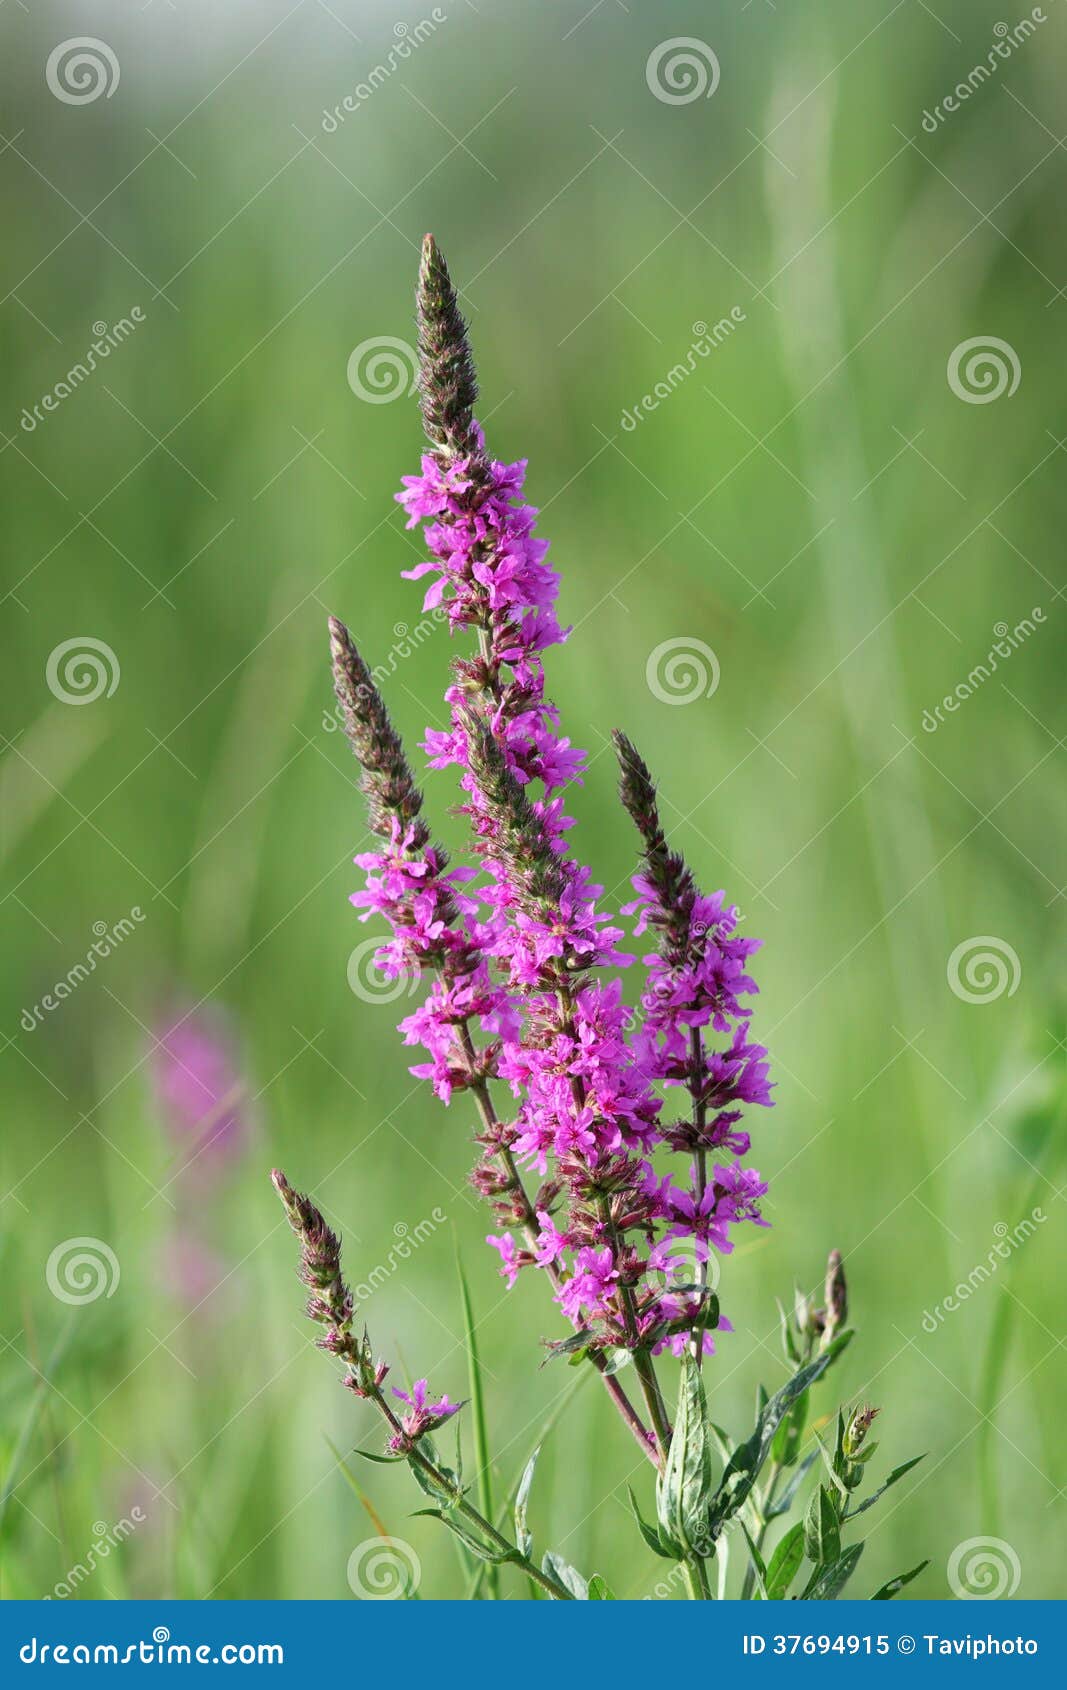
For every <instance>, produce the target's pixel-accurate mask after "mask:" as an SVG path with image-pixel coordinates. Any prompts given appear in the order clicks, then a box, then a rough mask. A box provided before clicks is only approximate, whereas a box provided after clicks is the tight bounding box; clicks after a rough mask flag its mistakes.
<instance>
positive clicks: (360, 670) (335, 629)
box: [329, 616, 430, 851]
mask: <svg viewBox="0 0 1067 1690" xmlns="http://www.w3.org/2000/svg"><path fill="white" fill-rule="evenodd" d="M329 627H330V662H331V666H332V669H333V685H334V691H335V692H336V694H337V702H338V704H339V705H340V707H341V715H342V718H343V720H344V728H345V733H346V735H347V736H348V742H349V744H350V745H351V747H352V750H353V752H354V753H355V756H356V760H357V762H358V763H359V765H360V768H361V770H362V779H361V781H360V786H361V789H362V791H363V794H364V796H365V797H366V799H367V811H368V818H369V821H370V825H371V829H372V831H373V832H374V833H377V834H379V835H380V836H381V837H382V838H383V839H389V838H391V836H392V834H393V830H394V823H398V824H399V825H400V827H401V828H404V829H408V828H410V843H411V846H412V848H413V849H414V850H416V851H417V850H420V849H421V848H422V846H423V845H425V844H426V842H427V840H428V839H429V837H430V830H429V828H428V827H427V826H426V823H425V822H424V821H422V820H421V819H420V817H419V812H420V811H421V809H422V793H421V792H420V791H419V788H418V786H417V785H416V783H415V777H414V775H413V774H412V772H411V769H410V767H409V765H408V761H407V758H406V757H405V756H404V747H403V745H402V744H401V741H400V735H399V734H398V733H397V731H396V729H395V728H394V727H393V724H392V722H391V721H390V720H389V712H388V711H387V710H386V708H385V704H384V702H383V700H382V696H381V694H380V693H379V691H378V689H377V687H376V686H375V684H374V681H373V679H372V677H371V672H370V670H369V669H368V668H367V665H366V664H365V663H364V661H363V659H362V657H361V656H360V654H359V651H358V649H357V647H356V643H355V641H354V640H353V638H352V636H351V634H350V633H349V631H348V629H347V628H346V627H345V625H344V623H343V622H340V621H338V619H337V617H336V616H331V617H330V619H329Z"/></svg>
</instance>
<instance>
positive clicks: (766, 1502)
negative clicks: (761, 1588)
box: [741, 1461, 783, 1602]
mask: <svg viewBox="0 0 1067 1690" xmlns="http://www.w3.org/2000/svg"><path fill="white" fill-rule="evenodd" d="M782 1471H783V1469H782V1466H781V1463H780V1462H778V1461H775V1462H773V1463H772V1465H771V1471H770V1475H769V1477H768V1480H767V1486H766V1489H765V1490H764V1492H763V1496H762V1498H761V1499H760V1510H759V1529H758V1530H757V1532H756V1536H755V1538H754V1540H753V1541H754V1542H755V1545H756V1548H757V1549H762V1548H763V1541H764V1539H765V1537H766V1536H767V1528H768V1526H769V1525H770V1520H769V1519H768V1518H767V1510H768V1509H769V1508H770V1506H771V1503H772V1502H773V1501H774V1493H775V1490H776V1489H777V1486H778V1480H779V1479H780V1478H781V1476H782ZM755 1583H756V1569H755V1567H754V1566H753V1564H752V1562H751V1561H749V1564H748V1566H747V1567H746V1568H745V1579H744V1583H743V1584H742V1586H741V1600H742V1602H747V1601H748V1600H749V1598H750V1597H751V1595H752V1591H753V1588H754V1586H755Z"/></svg>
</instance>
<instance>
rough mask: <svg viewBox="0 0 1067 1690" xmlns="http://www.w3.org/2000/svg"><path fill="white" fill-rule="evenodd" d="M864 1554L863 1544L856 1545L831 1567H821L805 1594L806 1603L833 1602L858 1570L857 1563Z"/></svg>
mask: <svg viewBox="0 0 1067 1690" xmlns="http://www.w3.org/2000/svg"><path fill="white" fill-rule="evenodd" d="M862 1554H863V1544H862V1543H854V1544H853V1545H852V1547H851V1549H846V1550H845V1553H844V1554H843V1555H842V1556H840V1557H839V1559H838V1560H836V1561H835V1562H833V1564H832V1565H831V1566H829V1567H820V1568H818V1569H817V1570H816V1571H815V1573H814V1574H813V1575H812V1578H811V1580H810V1582H809V1584H808V1587H807V1589H806V1590H805V1592H804V1600H805V1601H806V1602H833V1601H835V1600H836V1598H837V1597H838V1596H840V1594H841V1592H842V1591H843V1590H844V1588H845V1585H846V1584H847V1583H848V1581H849V1579H850V1578H851V1577H852V1574H853V1573H854V1572H855V1570H856V1563H857V1561H858V1560H859V1558H860V1556H861V1555H862Z"/></svg>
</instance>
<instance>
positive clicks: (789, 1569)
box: [767, 1520, 804, 1602]
mask: <svg viewBox="0 0 1067 1690" xmlns="http://www.w3.org/2000/svg"><path fill="white" fill-rule="evenodd" d="M803 1560H804V1522H803V1521H802V1520H798V1521H797V1522H796V1524H795V1525H793V1526H790V1528H789V1530H788V1531H787V1532H786V1534H785V1536H784V1537H783V1539H782V1541H781V1543H780V1544H779V1545H778V1547H777V1549H776V1550H775V1551H774V1554H773V1555H772V1556H771V1558H770V1560H769V1561H768V1563H767V1597H768V1600H769V1601H771V1602H778V1601H781V1600H782V1599H783V1598H784V1596H785V1594H786V1592H787V1591H788V1589H789V1586H790V1585H791V1584H792V1582H793V1580H794V1579H795V1578H796V1576H797V1573H798V1572H799V1571H800V1567H801V1563H802V1562H803Z"/></svg>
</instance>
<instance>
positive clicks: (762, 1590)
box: [741, 1520, 767, 1602]
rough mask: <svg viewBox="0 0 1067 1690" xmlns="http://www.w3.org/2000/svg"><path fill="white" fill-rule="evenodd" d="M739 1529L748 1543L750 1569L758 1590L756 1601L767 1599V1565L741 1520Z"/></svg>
mask: <svg viewBox="0 0 1067 1690" xmlns="http://www.w3.org/2000/svg"><path fill="white" fill-rule="evenodd" d="M741 1530H742V1531H743V1532H744V1534H745V1542H746V1543H747V1544H748V1553H749V1555H750V1556H751V1558H752V1571H753V1573H754V1575H755V1583H756V1589H757V1591H758V1592H759V1594H758V1596H757V1597H756V1601H763V1602H766V1600H767V1567H766V1564H765V1562H764V1559H763V1556H762V1555H761V1554H760V1552H759V1550H758V1549H757V1547H756V1541H755V1539H754V1538H753V1536H752V1533H751V1532H750V1531H749V1529H748V1527H747V1526H746V1525H745V1523H744V1521H743V1520H742V1522H741Z"/></svg>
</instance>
